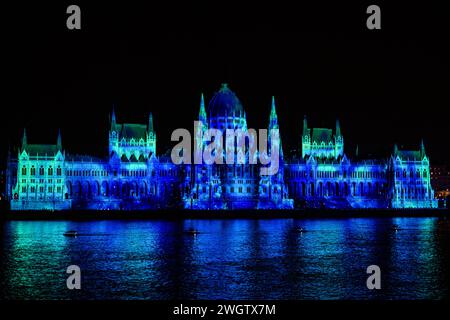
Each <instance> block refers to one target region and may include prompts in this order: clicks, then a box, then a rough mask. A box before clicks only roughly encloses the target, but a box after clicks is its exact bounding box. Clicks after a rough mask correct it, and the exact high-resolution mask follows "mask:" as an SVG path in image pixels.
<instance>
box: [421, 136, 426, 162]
mask: <svg viewBox="0 0 450 320" xmlns="http://www.w3.org/2000/svg"><path fill="white" fill-rule="evenodd" d="M425 156H426V152H425V144H424V143H423V139H422V140H421V141H420V157H421V158H422V159H423V158H424V157H425Z"/></svg>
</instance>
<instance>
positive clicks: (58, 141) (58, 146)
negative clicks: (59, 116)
mask: <svg viewBox="0 0 450 320" xmlns="http://www.w3.org/2000/svg"><path fill="white" fill-rule="evenodd" d="M56 146H57V148H58V150H61V149H62V142H61V129H58V139H57V140H56Z"/></svg>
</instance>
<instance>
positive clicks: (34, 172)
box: [30, 166, 36, 176]
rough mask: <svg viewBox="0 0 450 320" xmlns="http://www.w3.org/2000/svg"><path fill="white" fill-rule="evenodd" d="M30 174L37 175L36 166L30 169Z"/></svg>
mask: <svg viewBox="0 0 450 320" xmlns="http://www.w3.org/2000/svg"><path fill="white" fill-rule="evenodd" d="M30 174H31V175H32V176H35V175H36V168H35V167H34V166H32V167H31V169H30Z"/></svg>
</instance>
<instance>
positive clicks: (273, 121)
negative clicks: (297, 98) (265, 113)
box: [269, 96, 279, 130]
mask: <svg viewBox="0 0 450 320" xmlns="http://www.w3.org/2000/svg"><path fill="white" fill-rule="evenodd" d="M270 129H279V125H278V116H277V110H276V107H275V97H274V96H272V108H271V110H270V117H269V130H270Z"/></svg>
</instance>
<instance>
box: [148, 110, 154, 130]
mask: <svg viewBox="0 0 450 320" xmlns="http://www.w3.org/2000/svg"><path fill="white" fill-rule="evenodd" d="M147 131H148V132H149V133H150V132H154V131H153V114H152V113H151V112H150V113H149V115H148V130H147Z"/></svg>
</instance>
